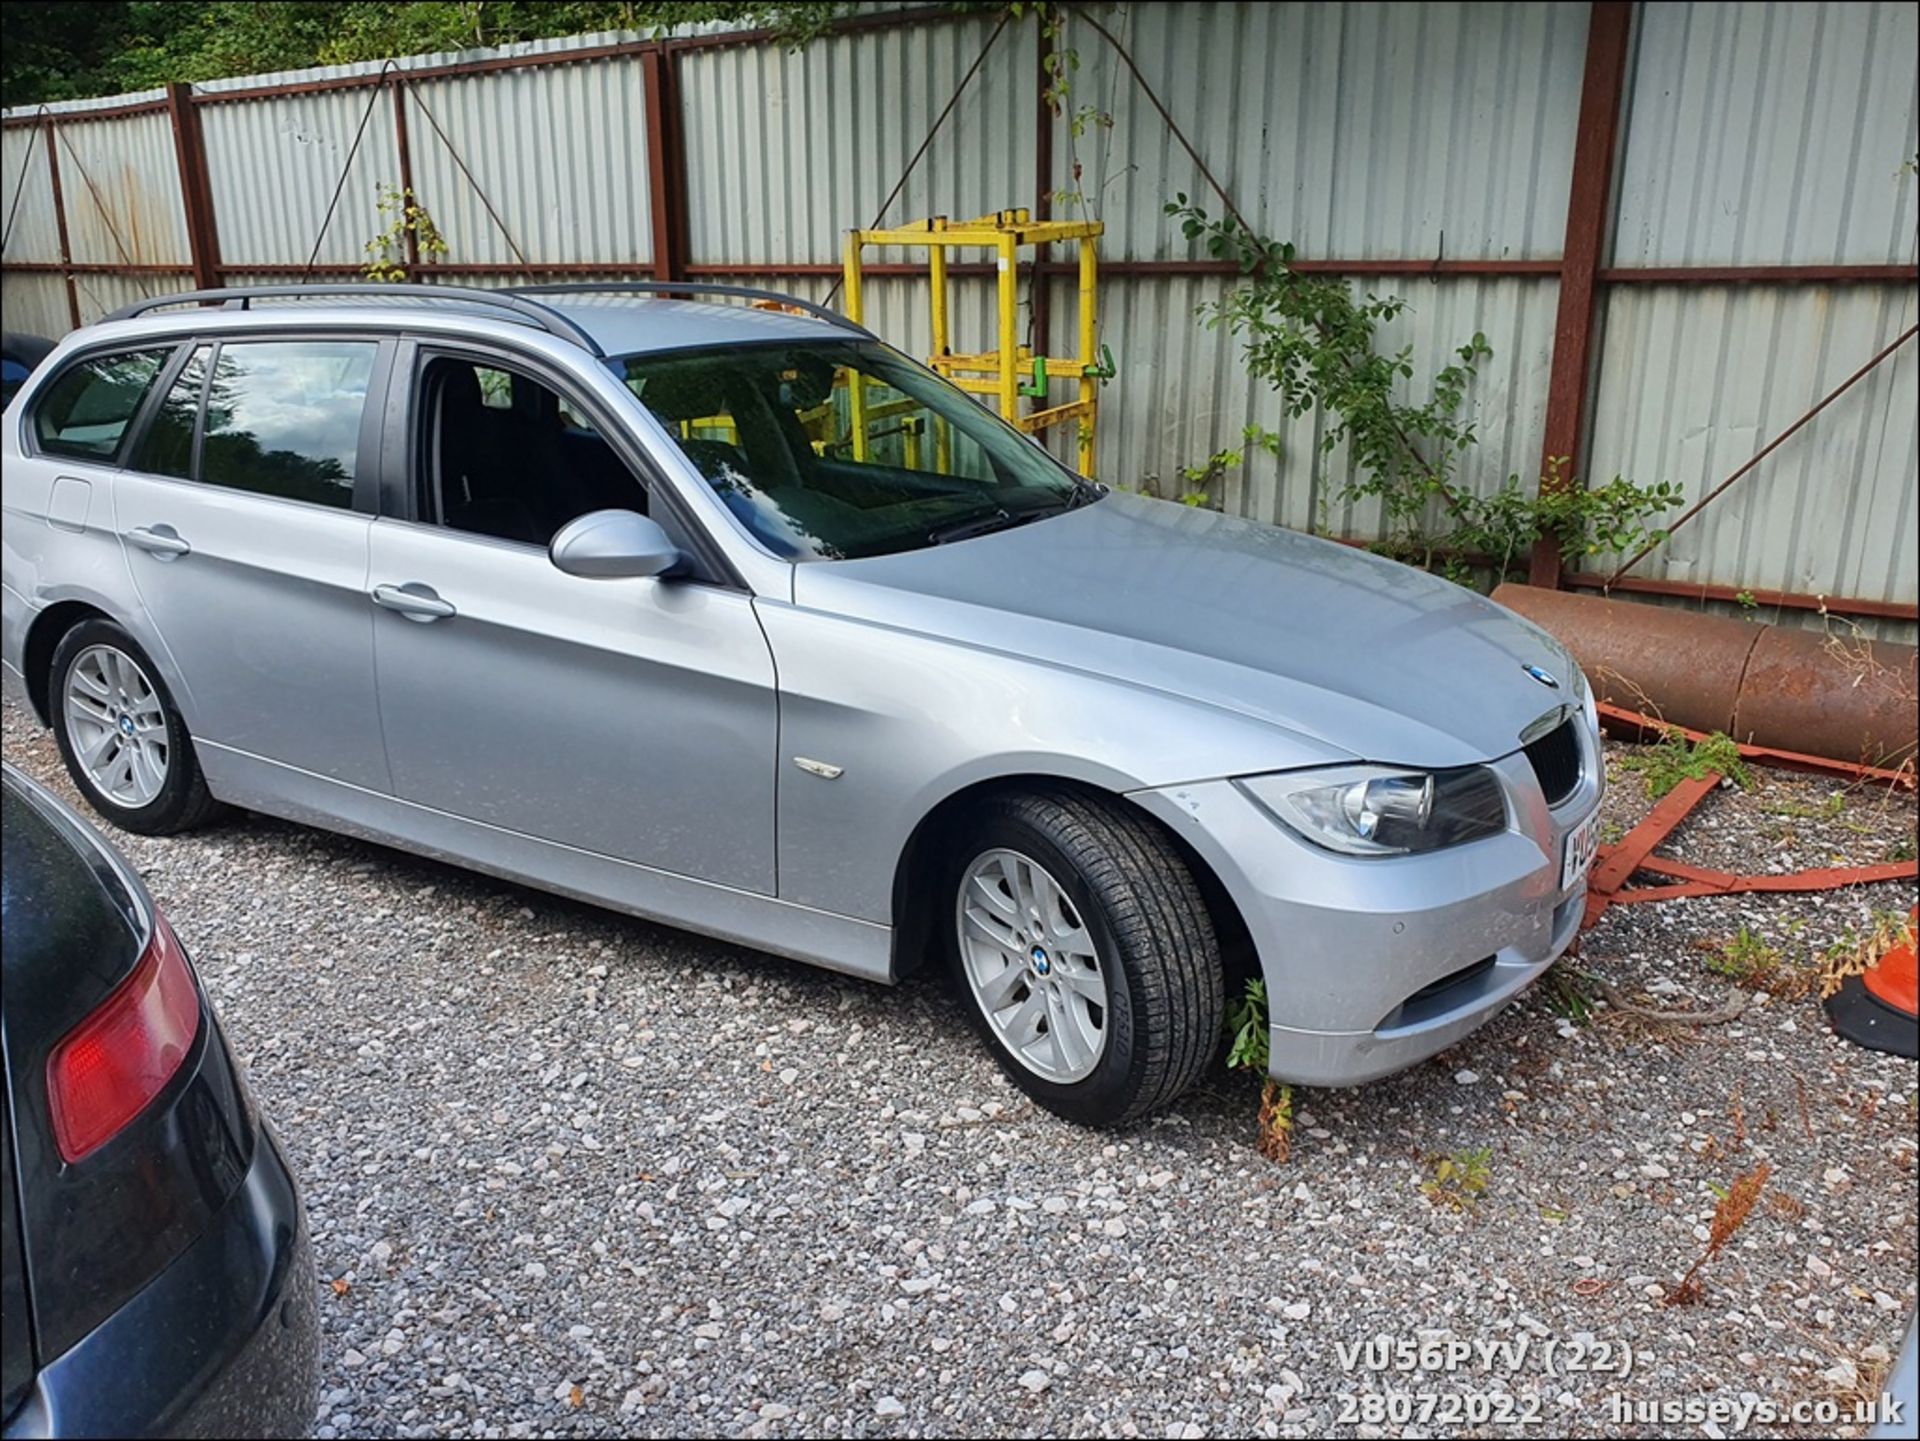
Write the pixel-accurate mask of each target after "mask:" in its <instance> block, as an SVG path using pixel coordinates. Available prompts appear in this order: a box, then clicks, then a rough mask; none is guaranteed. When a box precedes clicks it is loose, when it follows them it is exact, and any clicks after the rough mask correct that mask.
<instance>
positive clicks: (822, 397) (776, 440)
mask: <svg viewBox="0 0 1920 1441" xmlns="http://www.w3.org/2000/svg"><path fill="white" fill-rule="evenodd" d="M608 364H609V365H610V366H612V368H613V370H614V373H615V374H616V375H618V376H619V377H620V378H621V379H622V380H623V381H624V382H625V383H626V385H627V388H628V389H629V390H631V391H632V392H633V393H634V395H635V396H637V397H638V398H639V400H640V402H641V403H642V404H643V405H645V406H646V407H647V409H648V410H650V411H651V412H652V413H653V415H654V416H655V418H656V419H658V420H659V422H660V423H661V425H662V426H664V427H665V428H666V430H667V433H668V434H670V435H671V436H673V437H674V439H675V440H677V441H678V442H679V445H680V448H681V449H682V450H683V451H685V452H686V454H687V457H688V459H690V460H691V461H692V462H693V464H694V466H695V468H696V469H698V470H699V472H700V473H701V475H703V476H704V477H706V481H707V484H709V485H710V486H712V487H713V489H714V491H715V492H716V493H717V494H718V495H719V496H720V498H721V499H722V500H723V501H724V502H725V503H726V505H727V506H728V508H729V509H730V510H732V511H733V513H734V514H735V515H736V516H738V517H739V518H740V520H741V522H742V523H743V524H744V525H745V526H746V528H747V529H748V530H749V531H750V532H752V534H753V535H754V536H755V537H757V538H758V539H759V540H760V542H761V543H762V544H763V545H765V546H766V547H767V549H769V550H770V551H772V552H773V553H774V554H775V555H778V556H781V557H782V558H784V559H789V560H796V561H814V560H842V559H857V558H859V557H862V556H874V555H891V554H894V553H896V552H899V551H905V550H916V549H918V548H920V547H922V546H927V545H939V544H942V543H944V542H946V541H950V540H957V539H964V538H966V537H968V536H972V535H978V534H981V533H983V532H985V531H988V530H996V529H1003V528H1005V527H1007V526H1010V525H1018V524H1023V523H1025V522H1027V521H1030V520H1038V519H1041V518H1044V517H1046V516H1050V515H1056V514H1058V513H1059V512H1060V511H1062V510H1065V509H1068V508H1070V507H1071V506H1073V505H1075V504H1078V503H1080V502H1081V501H1083V500H1086V499H1089V498H1092V497H1094V496H1097V494H1098V492H1097V491H1096V490H1094V488H1093V487H1091V486H1088V485H1087V484H1086V483H1085V482H1082V481H1080V480H1078V479H1077V478H1076V477H1075V476H1074V475H1073V474H1072V473H1071V472H1069V471H1068V470H1066V469H1065V468H1064V467H1063V466H1061V465H1059V464H1058V463H1056V462H1055V461H1054V460H1053V459H1052V458H1051V457H1049V456H1048V455H1047V454H1046V453H1045V452H1044V451H1042V450H1040V449H1039V448H1038V447H1036V446H1034V445H1033V444H1031V443H1030V442H1028V441H1027V440H1026V438H1025V437H1023V436H1022V435H1020V433H1019V432H1017V431H1016V430H1014V429H1013V428H1012V427H1010V426H1008V425H1007V424H1005V423H1004V422H1003V421H1001V420H1000V419H999V418H998V417H997V416H995V415H993V414H991V413H990V412H988V411H987V410H986V409H984V408H983V407H982V406H980V405H978V404H976V403H975V402H974V401H973V400H971V399H969V398H968V397H967V395H966V394H965V393H964V392H962V391H960V390H958V389H956V388H955V387H954V386H952V385H949V384H948V383H947V382H946V381H944V380H941V379H940V378H939V377H938V376H935V375H933V374H932V373H931V372H929V371H927V370H925V369H923V368H921V367H920V366H918V365H915V364H913V363H912V362H911V361H909V360H907V359H905V358H904V357H902V356H900V355H897V354H895V353H894V352H892V351H890V350H888V349H887V348H886V347H885V346H881V345H876V344H871V343H864V342H835V341H826V342H821V343H813V344H805V345H788V344H780V345H754V346H734V347H730V348H727V349H716V350H706V351H678V352H673V353H670V354H663V355H633V356H627V357H624V358H620V359H615V360H611V361H609V362H608Z"/></svg>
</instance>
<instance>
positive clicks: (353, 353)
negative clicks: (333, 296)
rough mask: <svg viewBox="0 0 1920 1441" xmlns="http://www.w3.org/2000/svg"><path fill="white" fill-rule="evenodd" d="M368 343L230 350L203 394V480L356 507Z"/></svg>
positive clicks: (369, 369) (372, 348)
mask: <svg viewBox="0 0 1920 1441" xmlns="http://www.w3.org/2000/svg"><path fill="white" fill-rule="evenodd" d="M378 349H379V347H378V346H377V345H376V344H375V343H374V342H373V341H370V340H294V341H262V342H258V343H256V342H251V341H249V342H243V343H231V342H230V343H228V344H225V345H222V346H221V347H220V358H219V360H218V361H217V362H216V363H215V365H214V368H213V377H212V380H211V381H210V383H209V384H208V386H207V400H206V418H205V422H204V429H203V434H202V437H201V441H200V474H199V477H198V478H199V479H200V480H201V481H203V482H205V483H206V484H208V485H221V486H227V487H229V488H231V489H234V490H247V491H253V492H255V493H256V494H260V495H271V496H277V497H279V498H280V499H282V500H304V501H308V502H310V503H312V504H316V505H328V506H337V507H340V508H341V509H346V508H350V507H351V506H352V505H353V478H354V461H355V458H356V456H357V455H358V453H359V449H360V420H361V417H362V415H363V414H364V413H365V411H366V407H367V387H368V385H369V383H370V382H371V380H372V378H373V363H374V358H375V356H376V354H377V353H378Z"/></svg>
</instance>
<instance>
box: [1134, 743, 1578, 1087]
mask: <svg viewBox="0 0 1920 1441" xmlns="http://www.w3.org/2000/svg"><path fill="white" fill-rule="evenodd" d="M1583 734H1584V740H1583V748H1584V750H1585V757H1584V759H1585V776H1584V778H1583V779H1582V781H1581V783H1580V786H1579V787H1578V788H1577V789H1576V790H1575V791H1574V793H1573V794H1572V795H1571V796H1569V797H1568V798H1567V799H1566V801H1564V802H1563V803H1562V804H1561V805H1559V806H1558V807H1554V808H1549V807H1548V805H1547V803H1546V799H1545V797H1544V796H1543V795H1542V794H1541V792H1540V787H1539V783H1538V782H1537V781H1536V780H1535V778H1534V775H1533V771H1532V768H1531V767H1530V766H1529V765H1528V763H1527V761H1526V758H1525V757H1524V756H1523V755H1519V754H1515V755H1513V756H1509V757H1507V758H1506V759H1504V760H1500V761H1496V762H1493V769H1494V770H1495V771H1496V772H1497V773H1498V774H1499V775H1500V777H1501V781H1502V783H1503V785H1504V786H1505V787H1506V790H1507V797H1508V807H1509V813H1510V815H1511V816H1512V824H1511V827H1510V829H1508V830H1507V831H1506V832H1505V833H1503V834H1501V835H1499V836H1494V837H1490V838H1488V839H1486V840H1483V841H1476V842H1474V843H1472V844H1469V845H1464V846H1458V847H1455V848H1453V849H1451V850H1445V851H1436V852H1433V853H1431V854H1428V855H1420V856H1400V857H1391V858H1370V857H1355V856H1343V855H1338V854H1336V853H1334V852H1332V851H1327V850H1323V849H1321V848H1320V847H1318V846H1314V845H1311V844H1309V843H1308V842H1306V841H1304V840H1301V839H1300V838H1299V837H1298V836H1296V835H1294V834H1293V832H1292V831H1290V830H1288V829H1287V827H1285V826H1284V825H1282V824H1281V823H1280V822H1278V821H1277V820H1275V819H1274V818H1273V817H1272V816H1271V815H1269V814H1268V813H1267V811H1266V810H1265V809H1264V808H1262V807H1261V806H1260V805H1259V804H1258V803H1257V802H1256V801H1254V800H1253V799H1252V798H1251V797H1250V796H1248V795H1247V794H1246V793H1245V792H1244V791H1242V790H1241V789H1240V788H1239V787H1237V786H1235V785H1234V784H1233V783H1232V782H1231V781H1227V780H1215V781H1205V782H1201V783H1198V784H1193V785H1182V786H1171V787H1167V788H1165V789H1162V790H1153V791H1140V792H1135V793H1134V795H1133V799H1134V800H1135V801H1137V802H1139V803H1140V804H1141V805H1143V806H1144V807H1145V808H1146V809H1147V810H1149V811H1150V812H1152V813H1153V814H1154V815H1156V816H1158V817H1159V818H1160V819H1161V820H1162V821H1163V822H1165V824H1166V825H1167V826H1168V827H1169V828H1170V829H1172V830H1173V831H1174V832H1175V834H1177V835H1179V836H1180V837H1181V838H1182V839H1183V840H1185V841H1186V842H1187V843H1188V844H1189V845H1191V846H1192V847H1193V849H1194V850H1195V851H1197V852H1198V853H1199V855H1200V858H1201V859H1202V860H1203V861H1204V862H1205V863H1206V864H1207V865H1209V866H1210V867H1211V868H1212V869H1213V872H1214V874H1215V875H1216V876H1217V877H1218V878H1219V879H1220V881H1221V883H1222V884H1223V885H1224V886H1225V887H1226V890H1227V892H1228V894H1229V895H1230V896H1231V897H1232V898H1233V900H1234V902H1235V904H1236V906H1237V907H1238V908H1239V911H1240V915H1241V917H1242V919H1243V920H1244V921H1245V922H1246V924H1247V929H1248V931H1249V932H1250V933H1251V935H1252V939H1253V943H1254V948H1255V950H1256V951H1257V953H1258V955H1259V958H1260V967H1261V971H1262V973H1263V974H1264V976H1265V979H1266V984H1267V997H1268V1007H1269V1013H1270V1020H1271V1023H1272V1024H1271V1031H1270V1042H1271V1061H1270V1071H1271V1073H1272V1075H1273V1077H1274V1078H1275V1079H1277V1080H1282V1081H1287V1082H1292V1083H1295V1084H1299V1085H1309V1086H1353V1085H1359V1084H1361V1083H1362V1082H1365V1081H1370V1080H1374V1079H1376V1078H1378V1077H1380V1076H1385V1075H1390V1074H1391V1073H1393V1072H1395V1071H1399V1070H1402V1069H1404V1068H1406V1067H1407V1066H1410V1065H1413V1064H1414V1063H1415V1062H1418V1061H1422V1060H1425V1059H1426V1058H1427V1057H1429V1056H1431V1055H1433V1054H1435V1053H1436V1052H1438V1051H1441V1050H1444V1049H1445V1048H1446V1047H1448V1046H1449V1045H1451V1044H1453V1043H1454V1042H1455V1041H1457V1040H1459V1039H1460V1038H1461V1037H1463V1036H1465V1035H1468V1034H1469V1033H1470V1032H1472V1031H1473V1030H1475V1029H1476V1028H1477V1027H1479V1026H1480V1025H1482V1024H1484V1023H1485V1022H1486V1021H1487V1020H1488V1019H1490V1018H1491V1017H1492V1016H1493V1015H1494V1013H1495V1012H1496V1011H1498V1010H1499V1008H1500V1007H1501V1006H1502V1005H1504V1004H1505V1003H1506V1002H1507V1001H1508V1000H1509V999H1510V998H1511V997H1513V996H1515V995H1517V994H1518V993H1519V992H1520V991H1522V990H1524V989H1525V988H1526V986H1527V985H1528V983H1530V982H1531V981H1532V980H1533V979H1534V978H1535V977H1536V976H1538V975H1539V974H1540V973H1541V972H1542V971H1544V970H1546V968H1547V967H1548V966H1550V965H1552V964H1553V962H1554V961H1555V960H1556V959H1557V958H1558V957H1559V956H1560V955H1561V954H1562V952H1564V951H1565V950H1566V948H1567V946H1568V945H1569V944H1570V943H1571V942H1572V940H1573V938H1574V936H1575V935H1577V934H1578V932H1579V928H1580V920H1581V915H1582V912H1583V910H1584V905H1585V896H1586V887H1585V882H1584V880H1583V881H1581V882H1580V883H1578V884H1576V885H1575V886H1573V887H1572V888H1571V889H1569V890H1565V891H1563V890H1562V889H1561V887H1560V865H1561V849H1562V846H1563V844H1564V842H1565V838H1566V836H1567V835H1568V834H1569V833H1570V832H1571V831H1572V830H1573V829H1574V828H1575V827H1576V826H1578V825H1579V824H1580V823H1581V822H1582V821H1584V820H1585V819H1586V818H1587V817H1588V816H1589V815H1590V814H1591V813H1592V812H1593V810H1594V808H1595V807H1596V806H1597V805H1598V804H1599V800H1600V790H1601V781H1600V776H1601V774H1602V771H1601V765H1600V758H1599V747H1598V743H1597V740H1596V739H1595V738H1594V737H1593V736H1592V735H1591V733H1585V732H1583Z"/></svg>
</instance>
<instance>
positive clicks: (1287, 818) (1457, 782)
mask: <svg viewBox="0 0 1920 1441" xmlns="http://www.w3.org/2000/svg"><path fill="white" fill-rule="evenodd" d="M1234 784H1236V785H1238V786H1239V787H1240V788H1241V789H1242V790H1244V791H1246V792H1247V794H1248V795H1250V796H1252V797H1253V798H1254V799H1255V800H1257V801H1259V802H1260V804H1261V805H1263V806H1265V807H1266V808H1267V809H1268V810H1269V811H1271V812H1272V813H1273V815H1274V817H1275V819H1277V820H1279V821H1280V822H1281V823H1282V824H1284V825H1285V826H1286V827H1287V828H1288V829H1289V830H1292V831H1295V832H1297V833H1298V834H1299V835H1300V836H1301V837H1302V838H1303V839H1305V840H1309V841H1312V842H1313V843H1314V844H1315V845H1317V846H1325V847H1326V848H1327V849H1328V850H1333V851H1340V852H1341V853H1343V854H1345V855H1350V856H1404V855H1414V854H1418V853H1420V852H1423V851H1437V850H1440V849H1441V848H1442V847H1445V846H1457V845H1464V844H1465V843H1466V842H1468V841H1477V840H1482V839H1484V838H1485V837H1487V836H1495V835H1499V834H1500V832H1502V831H1504V830H1505V829H1506V828H1507V800H1506V794H1505V792H1504V791H1503V790H1502V789H1501V787H1500V779H1499V777H1498V776H1496V775H1495V774H1494V773H1493V772H1492V771H1491V770H1489V769H1488V768H1487V767H1485V766H1460V767H1458V768H1456V769H1453V770H1444V771H1431V772H1428V771H1403V770H1394V769H1391V768H1389V767H1386V766H1349V767H1344V768H1342V769H1340V770H1321V771H1291V772H1288V773H1286V774H1283V775H1271V776H1243V777H1241V778H1240V779H1239V780H1237V781H1235V782H1234Z"/></svg>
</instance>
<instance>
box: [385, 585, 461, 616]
mask: <svg viewBox="0 0 1920 1441" xmlns="http://www.w3.org/2000/svg"><path fill="white" fill-rule="evenodd" d="M373 603H374V604H375V605H381V606H385V607H386V608H387V609H388V610H397V611H399V612H400V614H402V615H404V616H405V617H406V618H407V619H408V620H417V621H421V622H423V623H424V622H426V621H430V620H444V619H446V618H447V617H448V616H450V615H454V614H456V612H455V610H454V608H453V606H452V605H450V604H449V603H448V602H446V601H444V600H442V599H440V597H439V596H437V595H435V594H434V593H433V587H432V586H429V585H422V584H421V583H420V582H419V581H417V580H410V581H408V582H407V583H406V584H405V585H376V586H375V587H374V588H373Z"/></svg>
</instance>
